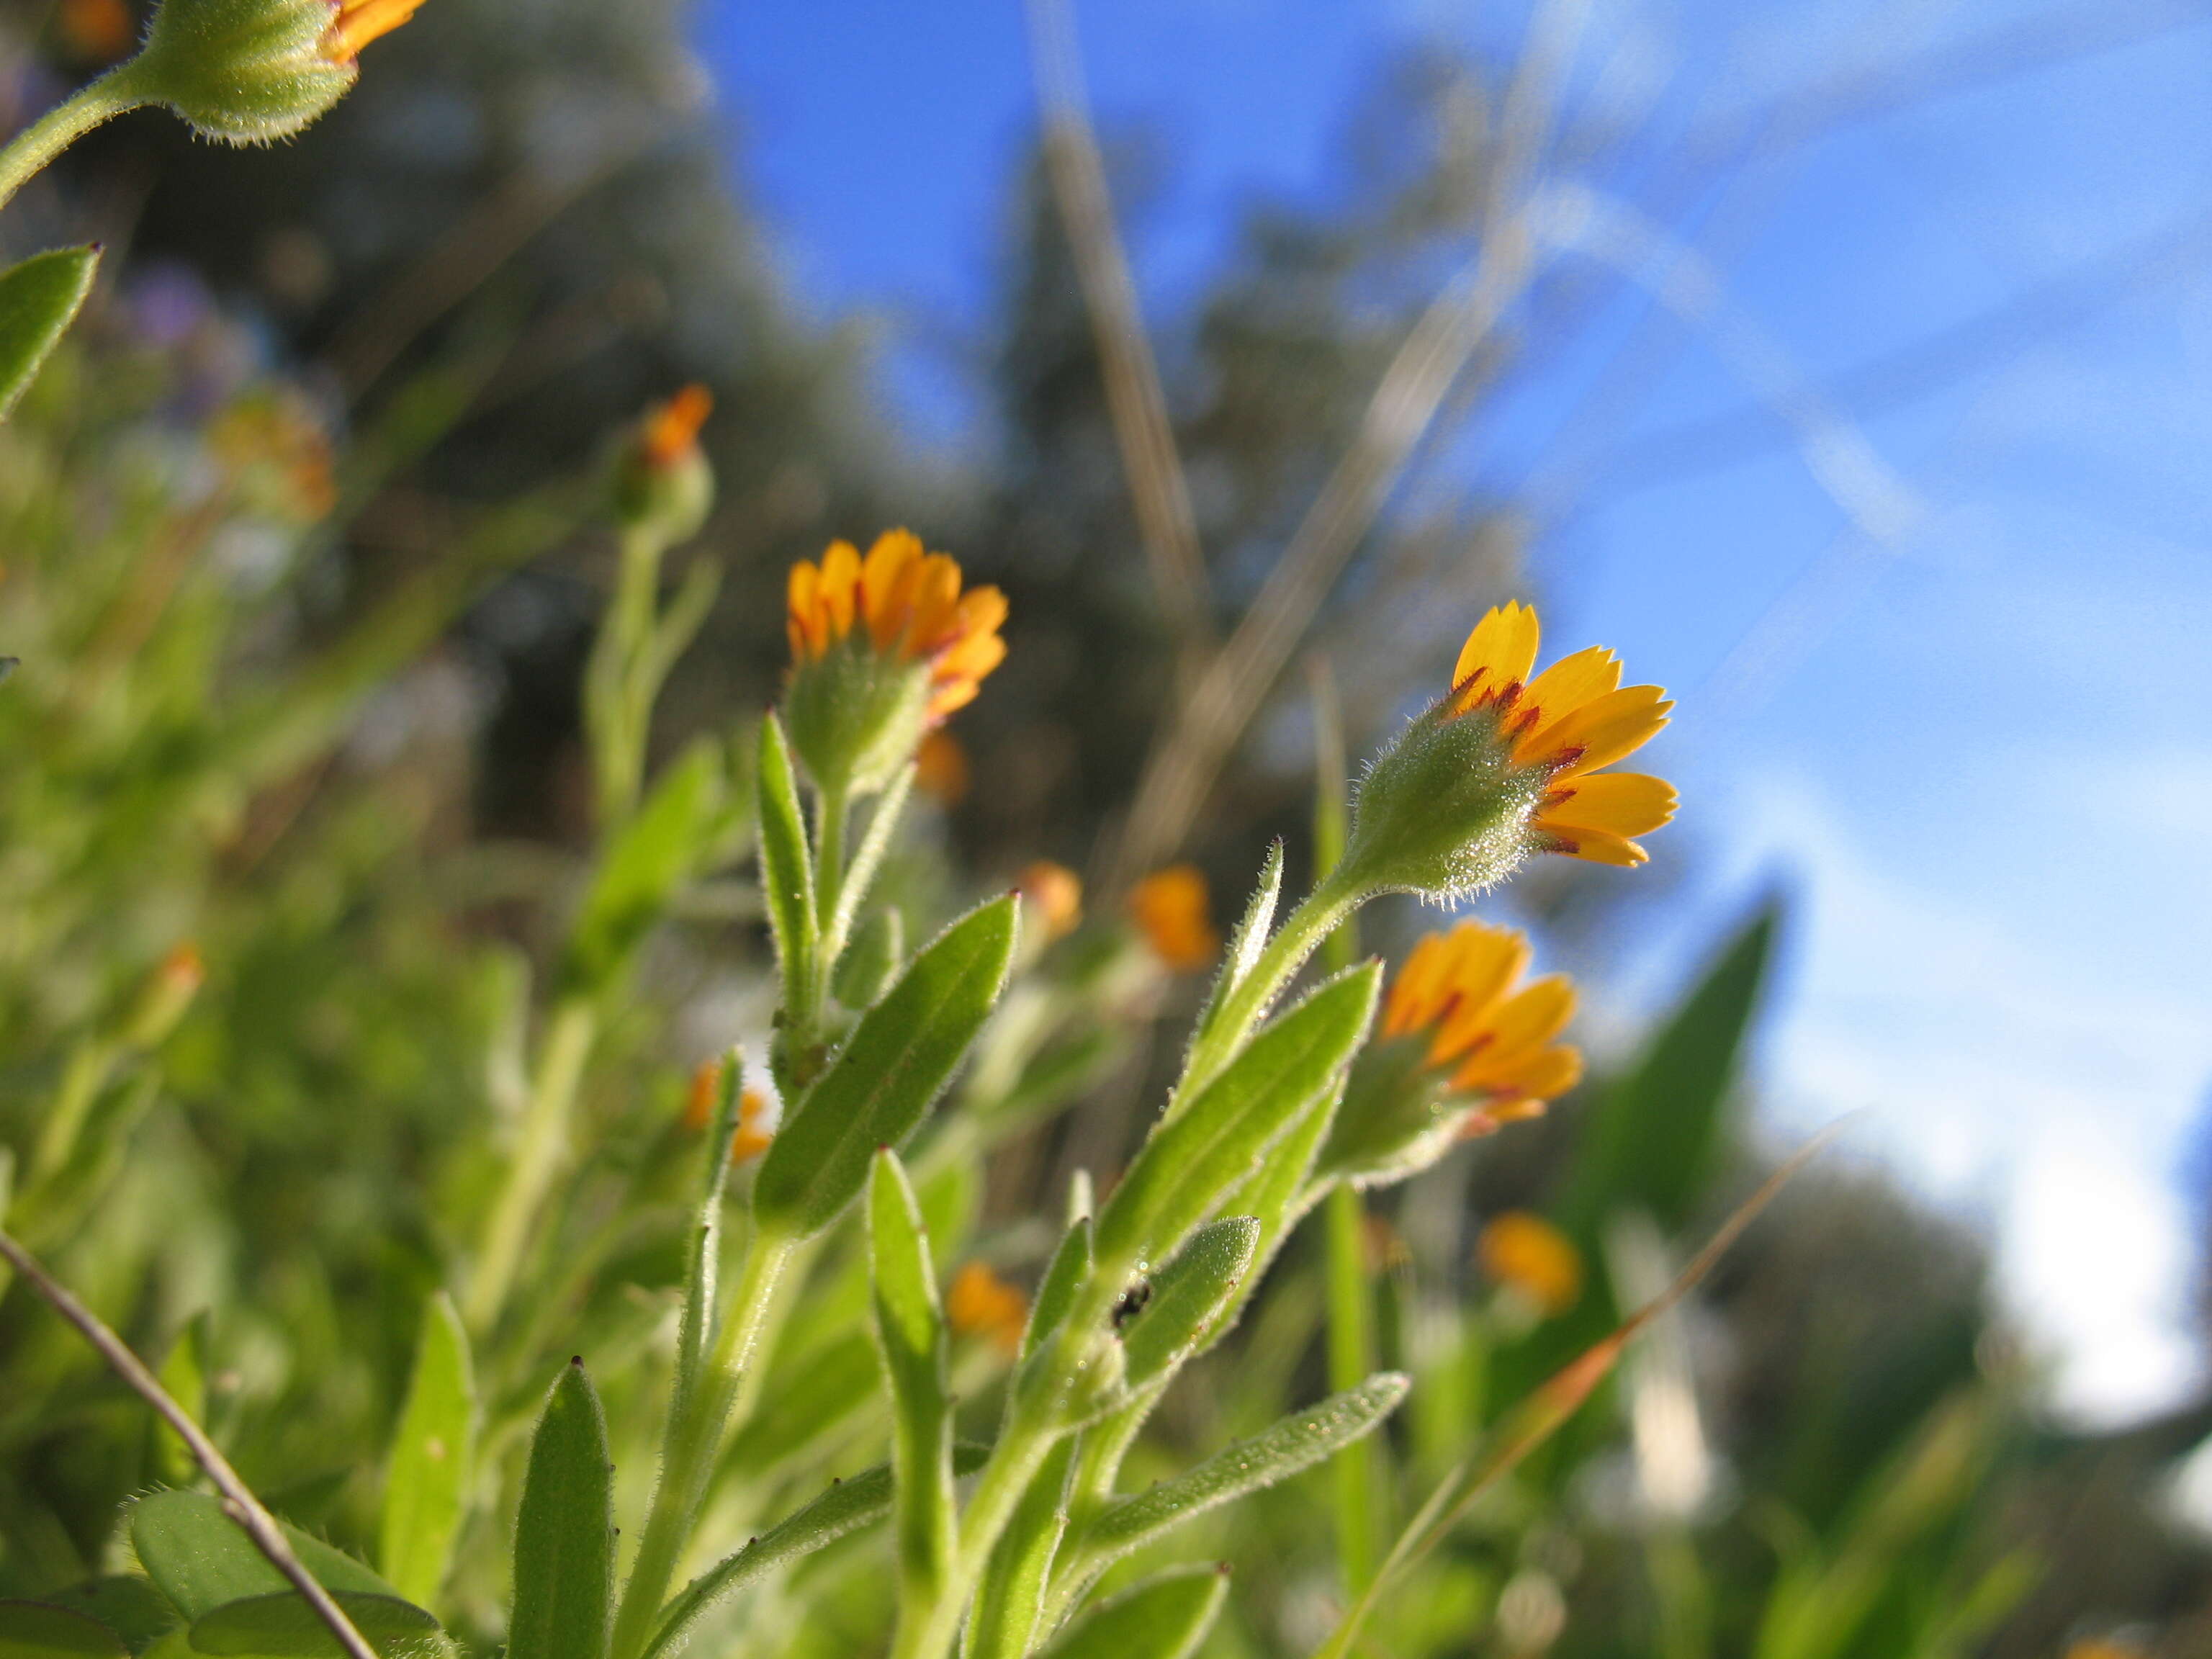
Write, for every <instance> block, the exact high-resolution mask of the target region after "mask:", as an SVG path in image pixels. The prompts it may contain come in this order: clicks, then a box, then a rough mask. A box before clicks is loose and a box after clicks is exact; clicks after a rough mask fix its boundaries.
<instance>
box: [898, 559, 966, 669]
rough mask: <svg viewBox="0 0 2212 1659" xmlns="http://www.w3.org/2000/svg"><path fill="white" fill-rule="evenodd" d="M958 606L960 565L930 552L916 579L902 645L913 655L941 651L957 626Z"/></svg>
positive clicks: (921, 655)
mask: <svg viewBox="0 0 2212 1659" xmlns="http://www.w3.org/2000/svg"><path fill="white" fill-rule="evenodd" d="M959 606H960V567H959V565H958V564H957V562H954V561H953V560H952V559H951V558H950V557H948V556H946V555H945V554H943V553H932V554H929V555H927V556H926V557H925V558H923V560H922V562H921V574H920V575H919V576H918V577H916V578H915V588H914V612H913V614H912V615H911V616H910V617H908V618H907V626H906V635H905V638H904V640H903V641H902V642H901V647H900V648H901V649H902V650H903V651H904V652H905V653H907V655H908V656H910V657H927V656H932V655H934V654H935V653H937V652H939V651H940V650H942V649H943V648H944V647H945V643H946V642H947V641H948V640H950V639H951V637H952V634H953V630H954V629H955V628H956V627H957V619H958V615H959Z"/></svg>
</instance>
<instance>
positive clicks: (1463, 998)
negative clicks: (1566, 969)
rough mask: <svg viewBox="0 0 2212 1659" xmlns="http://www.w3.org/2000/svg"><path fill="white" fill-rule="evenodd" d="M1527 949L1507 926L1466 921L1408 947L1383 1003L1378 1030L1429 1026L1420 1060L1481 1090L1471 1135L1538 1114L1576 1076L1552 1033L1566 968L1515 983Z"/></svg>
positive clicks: (1569, 1005)
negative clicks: (1480, 1103)
mask: <svg viewBox="0 0 2212 1659" xmlns="http://www.w3.org/2000/svg"><path fill="white" fill-rule="evenodd" d="M1528 957H1529V952H1528V940H1527V939H1524V938H1523V937H1522V935H1520V934H1519V933H1514V932H1513V931H1512V930H1511V929H1510V928H1505V927H1490V926H1488V925H1486V924H1485V923H1483V922H1480V921H1463V922H1461V923H1460V924H1459V925H1458V926H1457V927H1454V928H1452V929H1451V930H1450V931H1449V933H1431V934H1429V935H1427V936H1426V937H1425V938H1424V939H1422V940H1421V942H1420V943H1419V944H1418V945H1415V946H1414V947H1413V953H1412V954H1411V955H1410V956H1408V957H1407V958H1406V965H1405V966H1404V967H1403V968H1401V969H1399V970H1398V976H1397V978H1396V979H1395V980H1394V981H1392V982H1391V986H1390V994H1389V998H1388V999H1387V1000H1386V1001H1385V1002H1384V1004H1383V1037H1384V1038H1385V1039H1388V1038H1390V1037H1398V1036H1407V1035H1409V1034H1411V1033H1414V1032H1421V1031H1425V1032H1427V1033H1429V1047H1428V1055H1427V1063H1428V1064H1429V1065H1430V1066H1432V1067H1436V1068H1438V1069H1442V1068H1445V1067H1449V1069H1450V1072H1451V1086H1452V1088H1454V1089H1455V1090H1458V1091H1462V1092H1463V1093H1468V1094H1474V1095H1480V1096H1481V1097H1483V1101H1484V1103H1483V1106H1482V1108H1481V1109H1480V1111H1478V1112H1477V1113H1476V1114H1475V1115H1474V1116H1473V1117H1472V1118H1470V1119H1469V1120H1468V1127H1467V1133H1469V1134H1486V1133H1489V1132H1490V1131H1492V1130H1494V1129H1496V1128H1497V1127H1498V1126H1499V1125H1501V1124H1505V1123H1510V1122H1513V1121H1516V1120H1518V1119H1521V1118H1528V1117H1535V1116H1538V1115H1541V1113H1542V1112H1543V1109H1544V1103H1546V1102H1547V1101H1549V1100H1554V1099H1557V1098H1558V1097H1559V1096H1561V1095H1563V1094H1565V1092H1566V1091H1568V1090H1569V1089H1571V1088H1572V1087H1574V1085H1575V1084H1576V1082H1577V1080H1578V1079H1580V1078H1581V1076H1582V1070H1583V1062H1582V1055H1581V1054H1579V1053H1578V1052H1577V1050H1575V1049H1573V1048H1570V1047H1568V1046H1567V1045H1566V1044H1565V1043H1557V1042H1553V1041H1552V1039H1553V1037H1555V1036H1558V1035H1559V1033H1560V1032H1561V1031H1562V1030H1565V1029H1566V1024H1567V1021H1568V1019H1569V1018H1571V1016H1572V1015H1573V1013H1574V1011H1575V988H1574V985H1573V983H1572V982H1571V981H1570V980H1569V979H1568V978H1567V977H1566V975H1564V974H1553V975H1549V976H1548V977H1547V978H1544V979H1539V980H1533V981H1530V982H1529V983H1528V984H1526V985H1521V984H1520V983H1519V981H1520V979H1521V976H1522V975H1523V974H1525V973H1527V972H1528ZM1516 987H1517V988H1516Z"/></svg>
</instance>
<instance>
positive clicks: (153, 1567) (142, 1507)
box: [131, 1492, 398, 1620]
mask: <svg viewBox="0 0 2212 1659" xmlns="http://www.w3.org/2000/svg"><path fill="white" fill-rule="evenodd" d="M284 1532H285V1535H286V1537H287V1538H288V1539H289V1541H290V1542H291V1545H292V1550H293V1553H295V1555H297V1556H298V1557H299V1558H300V1563H301V1565H302V1566H304V1567H306V1568H307V1571H309V1572H310V1573H312V1574H313V1575H314V1577H315V1579H316V1580H317V1582H318V1583H320V1584H321V1585H322V1586H323V1588H324V1589H328V1590H331V1591H332V1592H337V1591H340V1590H344V1591H349V1592H356V1593H359V1594H362V1595H398V1592H397V1591H396V1590H395V1589H393V1588H392V1586H391V1585H390V1584H388V1583H386V1582H385V1581H384V1580H383V1579H381V1578H380V1577H377V1575H376V1574H375V1573H374V1572H372V1571H369V1569H368V1568H367V1567H365V1566H363V1565H362V1564H361V1563H360V1562H358V1561H356V1560H355V1559H353V1558H352V1557H351V1556H349V1555H348V1554H346V1553H343V1551H341V1550H337V1549H333V1548H331V1546H330V1545H328V1544H325V1543H324V1542H323V1541H321V1540H320V1539H319V1538H312V1537H309V1536H308V1535H307V1534H306V1533H303V1532H301V1531H299V1530H298V1529H297V1528H292V1527H286V1528H284ZM131 1547H132V1548H133V1549H135V1550H136V1551H137V1554H138V1565H141V1566H142V1567H143V1568H145V1570H146V1576H147V1577H149V1578H150V1579H152V1580H153V1581H154V1585H155V1589H159V1590H160V1591H161V1594H162V1595H166V1596H167V1597H168V1599H169V1601H171V1602H172V1603H173V1605H174V1606H175V1607H176V1609H177V1611H178V1612H179V1613H182V1614H184V1616H185V1618H186V1619H187V1620H196V1619H198V1618H199V1617H200V1616H201V1615H202V1614H203V1613H208V1612H210V1611H211V1610H213V1609H214V1608H216V1607H221V1606H222V1605H223V1604H224V1603H225V1602H227V1601H243V1600H245V1599H246V1597H248V1596H252V1595H290V1594H295V1592H294V1591H293V1589H292V1585H291V1581H290V1580H289V1579H288V1578H286V1577H284V1575H283V1573H281V1572H279V1571H276V1568H275V1567H274V1566H272V1565H270V1562H269V1558H268V1557H267V1556H265V1555H264V1554H262V1553H261V1552H260V1550H259V1549H258V1547H256V1546H255V1545H254V1542H253V1541H252V1539H250V1538H248V1537H247V1536H246V1534H245V1532H244V1530H243V1529H241V1528H240V1526H239V1525H238V1523H237V1522H234V1521H233V1520H232V1519H231V1518H230V1516H228V1515H227V1514H225V1513H224V1512H223V1507H222V1501H221V1500H220V1499H218V1498H211V1497H210V1496H208V1495H207V1494H206V1493H205V1492H150V1493H149V1494H148V1495H147V1496H146V1497H144V1498H140V1499H139V1500H138V1501H137V1503H135V1504H132V1505H131Z"/></svg>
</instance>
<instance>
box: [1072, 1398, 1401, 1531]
mask: <svg viewBox="0 0 2212 1659" xmlns="http://www.w3.org/2000/svg"><path fill="white" fill-rule="evenodd" d="M1411 1386H1412V1383H1411V1380H1410V1379H1409V1378H1407V1377H1406V1376H1403V1375H1401V1373H1399V1372H1396V1371H1383V1372H1381V1373H1378V1374H1377V1375H1376V1376H1370V1377H1369V1378H1368V1379H1367V1380H1366V1381H1365V1382H1364V1383H1361V1384H1360V1385H1359V1386H1358V1388H1356V1389H1350V1390H1348V1391H1347V1392H1346V1393H1343V1394H1340V1395H1332V1396H1331V1397H1330V1398H1328V1399H1327V1400H1324V1401H1322V1402H1321V1404H1319V1405H1318V1406H1315V1407H1311V1408H1310V1409H1309V1410H1306V1411H1303V1412H1299V1413H1296V1414H1295V1415H1293V1416H1291V1417H1285V1418H1284V1419H1282V1420H1281V1421H1280V1422H1278V1423H1276V1424H1274V1425H1272V1426H1271V1427H1269V1428H1267V1429H1264V1430H1262V1431H1261V1432H1260V1433H1258V1434H1256V1435H1255V1436H1254V1437H1252V1438H1251V1439H1249V1440H1246V1441H1242V1442H1240V1443H1237V1444H1236V1445H1232V1446H1229V1447H1227V1448H1225V1449H1223V1450H1221V1451H1218V1452H1216V1453H1215V1454H1214V1455H1212V1457H1209V1458H1207V1459H1206V1462H1203V1463H1200V1464H1199V1465H1198V1466H1197V1467H1196V1468H1193V1469H1190V1470H1188V1471H1186V1472H1185V1473H1184V1474H1179V1475H1177V1476H1176V1477H1175V1478H1174V1479H1173V1480H1163V1481H1161V1482H1160V1484H1159V1485H1158V1486H1154V1487H1152V1489H1151V1490H1150V1491H1148V1492H1139V1493H1136V1494H1135V1495H1134V1496H1133V1497H1128V1498H1116V1499H1115V1501H1114V1502H1113V1503H1111V1504H1108V1505H1107V1507H1106V1508H1105V1510H1103V1512H1102V1513H1101V1514H1100V1515H1099V1516H1098V1518H1097V1520H1096V1521H1094V1522H1091V1526H1090V1528H1088V1529H1087V1530H1086V1531H1085V1534H1084V1535H1083V1540H1082V1543H1081V1546H1080V1553H1081V1558H1082V1561H1083V1565H1084V1569H1085V1570H1086V1571H1093V1572H1095V1571H1099V1570H1101V1569H1103V1568H1104V1567H1106V1566H1108V1565H1110V1564H1112V1563H1113V1562H1115V1561H1118V1560H1120V1559H1121V1558H1122V1557H1123V1556H1125V1555H1127V1554H1128V1553H1130V1552H1131V1551H1132V1550H1136V1549H1141V1548H1143V1547H1145V1546H1146V1545H1147V1544H1149V1543H1152V1541H1154V1540H1156V1539H1158V1537H1160V1536H1161V1535H1162V1534H1164V1533H1166V1532H1169V1531H1170V1530H1172V1529H1173V1528H1176V1527H1179V1526H1181V1525H1182V1523H1183V1522H1186V1521H1188V1520H1190V1519H1192V1518H1193V1517H1194V1516H1200V1515H1203V1514H1205V1513H1206V1511H1207V1510H1212V1509H1218V1508H1219V1507H1220V1506H1221V1505H1222V1504H1227V1503H1231V1502H1233V1501H1234V1500H1236V1499H1237V1498H1242V1497H1243V1496H1245V1495H1246V1494H1247V1493H1249V1492H1258V1491H1260V1490H1261V1488H1262V1487H1266V1486H1273V1485H1274V1484H1275V1483H1276V1482H1277V1481H1279V1480H1289V1479H1290V1478H1291V1476H1292V1475H1294V1474H1300V1473H1302V1472H1304V1470H1307V1469H1310V1468H1312V1467H1313V1466H1314V1465H1315V1464H1316V1463H1318V1462H1322V1460H1323V1459H1325V1458H1328V1457H1329V1456H1332V1455H1334V1454H1335V1452H1336V1451H1337V1449H1339V1448H1340V1447H1342V1446H1348V1445H1350V1444H1351V1443H1352V1442H1353V1441H1355V1440H1357V1439H1358V1438H1359V1437H1360V1436H1362V1435H1364V1434H1365V1433H1367V1432H1368V1431H1370V1430H1371V1429H1373V1428H1374V1427H1375V1425H1376V1424H1378V1423H1380V1422H1381V1421H1382V1420H1383V1419H1384V1418H1386V1417H1388V1416H1389V1414H1390V1413H1392V1412H1394V1411H1395V1410H1396V1409H1397V1408H1398V1403H1399V1401H1402V1400H1403V1399H1405V1397H1406V1390H1407V1389H1408V1388H1410V1387H1411Z"/></svg>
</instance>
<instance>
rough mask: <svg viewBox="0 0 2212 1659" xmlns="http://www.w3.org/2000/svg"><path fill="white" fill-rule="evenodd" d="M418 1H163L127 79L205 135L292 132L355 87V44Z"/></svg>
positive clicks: (254, 139) (240, 139)
mask: <svg viewBox="0 0 2212 1659" xmlns="http://www.w3.org/2000/svg"><path fill="white" fill-rule="evenodd" d="M416 3H417V0H337V3H333V0H161V5H160V6H158V7H157V8H156V9H155V12H154V21H153V22H152V23H151V24H150V25H149V27H148V28H147V31H146V44H145V45H144V46H142V47H140V48H139V52H138V55H137V57H136V58H132V59H131V62H130V63H129V64H126V65H125V67H124V68H123V70H121V71H120V74H121V76H123V82H124V85H125V86H126V87H127V88H128V89H129V90H130V91H131V93H132V94H135V95H137V96H138V97H140V98H143V99H144V100H147V101H148V102H149V103H158V104H166V105H167V106H169V107H170V108H171V109H173V110H174V111H175V112H177V114H178V115H179V116H181V117H182V118H184V119H185V122H186V123H187V124H188V125H191V128H192V130H193V131H196V132H197V133H199V134H200V135H201V136H202V137H206V138H216V139H220V140H222V142H224V143H233V144H265V143H270V142H271V141H273V140H275V139H278V138H288V137H291V136H292V135H293V134H294V133H295V132H298V131H300V130H301V128H303V127H305V126H307V125H309V124H310V123H312V122H313V121H314V120H315V119H316V118H318V117H319V116H320V115H322V114H323V113H324V112H325V111H327V110H328V109H329V108H330V107H331V105H333V104H335V103H337V100H339V99H341V98H343V97H344V96H345V95H346V94H347V93H348V92H349V91H350V90H352V88H353V83H354V82H355V81H356V79H358V78H359V76H360V73H361V71H360V68H359V66H358V64H357V63H356V58H358V57H359V54H360V52H361V49H362V47H363V46H367V45H368V43H369V42H370V41H372V40H376V39H378V38H379V37H380V36H381V35H385V34H388V33H391V31H392V30H393V29H396V28H398V27H399V26H400V25H401V24H402V23H404V22H405V21H407V20H408V19H409V18H410V17H411V16H413V15H415V7H416Z"/></svg>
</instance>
